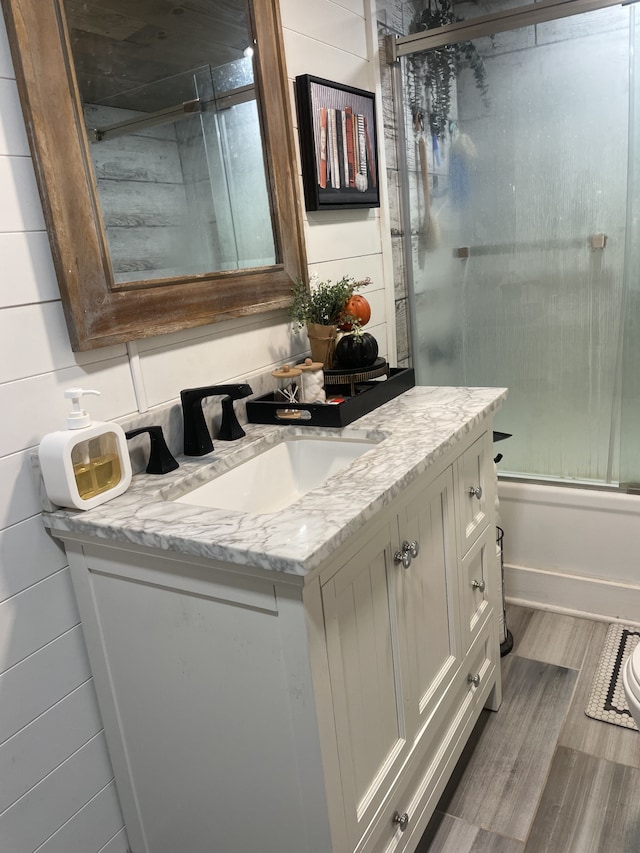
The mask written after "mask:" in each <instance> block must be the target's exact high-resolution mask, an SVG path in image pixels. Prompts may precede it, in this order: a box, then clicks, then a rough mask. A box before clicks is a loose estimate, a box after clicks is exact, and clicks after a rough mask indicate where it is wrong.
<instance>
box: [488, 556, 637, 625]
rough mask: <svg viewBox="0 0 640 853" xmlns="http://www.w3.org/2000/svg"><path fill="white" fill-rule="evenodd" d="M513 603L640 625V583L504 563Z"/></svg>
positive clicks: (509, 600)
mask: <svg viewBox="0 0 640 853" xmlns="http://www.w3.org/2000/svg"><path fill="white" fill-rule="evenodd" d="M504 576H505V591H506V600H507V603H510V604H519V605H522V606H524V607H533V608H535V609H540V610H551V611H554V612H556V613H564V614H566V615H569V616H577V617H580V618H583V619H595V620H598V621H601V622H625V623H633V624H640V586H633V585H630V584H626V583H620V582H617V581H610V580H606V579H604V578H594V577H587V576H586V575H575V574H563V573H561V572H558V571H549V570H546V569H534V568H530V567H528V566H513V565H508V564H505V567H504Z"/></svg>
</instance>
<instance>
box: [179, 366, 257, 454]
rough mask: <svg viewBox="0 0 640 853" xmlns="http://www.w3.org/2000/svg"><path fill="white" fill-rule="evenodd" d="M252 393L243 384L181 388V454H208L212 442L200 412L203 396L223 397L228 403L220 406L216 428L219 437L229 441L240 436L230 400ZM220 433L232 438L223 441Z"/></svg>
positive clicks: (244, 383) (242, 432) (239, 427)
mask: <svg viewBox="0 0 640 853" xmlns="http://www.w3.org/2000/svg"><path fill="white" fill-rule="evenodd" d="M252 393H253V391H252V390H251V387H250V386H249V385H247V384H246V382H239V383H237V384H235V385H206V386H203V387H201V388H185V390H184V391H181V392H180V402H181V403H182V422H183V427H184V455H185V456H204V455H205V453H211V451H212V450H213V441H212V440H211V434H210V432H209V429H208V428H207V424H206V422H205V419H204V412H203V411H202V401H203V400H204V399H205V397H220V396H224V397H225V399H226V400H229V401H230V405H227V406H225V405H223V420H222V424H221V427H220V433H221V435H220V438H223V439H224V440H226V441H229V440H234V439H235V438H241V437H242V435H244V431H243V430H242V427H241V426H240V424H238V422H237V419H236V416H235V412H234V411H233V403H232V402H231V401H233V400H239V399H241V398H242V397H248V396H249V395H250V394H252ZM224 402H225V401H223V404H224ZM233 421H235V423H233ZM223 432H224V433H227V434H229V435H232V436H233V438H226V437H225V435H223Z"/></svg>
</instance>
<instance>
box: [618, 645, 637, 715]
mask: <svg viewBox="0 0 640 853" xmlns="http://www.w3.org/2000/svg"><path fill="white" fill-rule="evenodd" d="M622 684H623V686H624V694H625V697H626V699H627V705H628V706H629V711H630V712H631V716H632V717H633V719H634V721H635V724H636V726H637V727H638V728H639V729H640V644H638V645H637V646H636V647H635V649H634V650H633V652H632V653H631V654H630V655H629V657H628V658H627V660H626V662H625V664H624V666H623V668H622Z"/></svg>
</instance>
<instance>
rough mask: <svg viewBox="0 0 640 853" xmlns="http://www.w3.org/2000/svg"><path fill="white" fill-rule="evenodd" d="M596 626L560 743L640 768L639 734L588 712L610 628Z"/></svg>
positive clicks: (598, 624) (604, 625)
mask: <svg viewBox="0 0 640 853" xmlns="http://www.w3.org/2000/svg"><path fill="white" fill-rule="evenodd" d="M593 625H594V631H593V634H592V636H591V640H590V642H589V645H588V648H587V652H586V655H585V659H584V664H583V666H582V669H581V671H580V676H579V678H578V682H577V684H576V691H575V694H574V697H573V701H572V703H571V707H570V709H569V713H568V714H567V718H566V720H565V724H564V726H563V728H562V731H561V732H560V738H559V741H558V743H559V744H560V745H561V746H567V747H570V748H571V749H577V750H580V751H581V752H586V753H588V754H589V755H595V756H597V757H598V758H604V759H607V760H608V761H616V762H618V763H619V764H628V765H629V766H630V767H640V733H639V732H636V731H634V730H633V729H624V728H622V727H621V726H613V725H611V723H604V722H602V721H601V720H593V719H591V717H587V715H586V714H585V712H584V710H585V708H586V707H587V701H588V699H589V694H590V693H591V684H592V682H593V676H594V675H595V671H596V668H597V666H598V661H599V660H600V653H601V652H602V648H603V646H604V640H605V636H606V633H607V628H608V627H609V626H608V625H607V624H606V623H604V622H594V623H593ZM638 849H639V850H640V847H639V848H638Z"/></svg>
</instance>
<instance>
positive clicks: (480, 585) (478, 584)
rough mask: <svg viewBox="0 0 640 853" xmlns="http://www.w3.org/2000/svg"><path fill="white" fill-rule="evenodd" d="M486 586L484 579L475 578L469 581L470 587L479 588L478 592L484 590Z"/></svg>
mask: <svg viewBox="0 0 640 853" xmlns="http://www.w3.org/2000/svg"><path fill="white" fill-rule="evenodd" d="M486 586H487V585H486V583H485V582H484V581H476V580H473V581H471V588H472V589H479V590H480V592H484V591H485V589H486Z"/></svg>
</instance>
